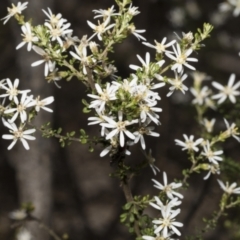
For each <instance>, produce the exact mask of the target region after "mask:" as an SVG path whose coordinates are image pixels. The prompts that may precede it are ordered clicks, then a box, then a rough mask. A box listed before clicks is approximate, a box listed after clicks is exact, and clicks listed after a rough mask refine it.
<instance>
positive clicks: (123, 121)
mask: <svg viewBox="0 0 240 240" xmlns="http://www.w3.org/2000/svg"><path fill="white" fill-rule="evenodd" d="M147 55H148V54H147ZM164 85H165V84H164V83H160V84H153V83H152V81H151V80H148V81H147V82H146V83H143V82H141V79H139V78H138V77H137V76H136V75H134V74H132V75H131V78H130V79H124V80H123V81H112V83H111V84H110V83H107V84H106V87H105V88H102V87H101V86H100V85H99V84H95V88H96V94H88V96H89V97H90V98H92V99H94V100H93V101H91V102H90V105H89V108H94V109H95V111H96V113H97V116H96V117H90V118H89V119H88V120H89V121H91V122H90V123H89V124H99V125H100V126H101V128H102V130H101V133H102V136H103V137H104V138H105V139H106V140H108V144H110V146H107V148H105V149H104V150H103V152H102V153H101V156H104V155H106V154H107V153H109V151H114V150H116V149H118V148H119V147H120V148H126V146H128V145H132V144H136V143H137V142H138V141H140V142H141V146H142V148H143V149H145V148H146V145H145V140H144V135H150V136H154V137H158V136H159V134H158V133H156V132H154V131H153V130H154V127H152V126H148V125H149V124H150V123H151V122H154V123H155V124H157V125H158V124H160V122H159V115H158V114H157V113H158V112H161V111H162V109H161V108H159V107H156V105H157V102H158V101H157V100H160V96H159V94H158V93H157V92H154V91H153V89H155V88H159V87H162V86H164Z"/></svg>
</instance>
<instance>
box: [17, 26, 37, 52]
mask: <svg viewBox="0 0 240 240" xmlns="http://www.w3.org/2000/svg"><path fill="white" fill-rule="evenodd" d="M21 29H22V31H23V34H21V35H22V36H23V41H22V42H21V43H19V44H18V45H17V47H16V49H19V48H21V47H23V46H24V45H25V44H26V43H27V50H28V51H30V50H31V49H32V43H33V42H37V41H38V37H36V36H35V35H34V34H33V33H32V30H31V26H30V24H29V23H28V22H27V23H25V24H24V25H23V26H22V27H21Z"/></svg>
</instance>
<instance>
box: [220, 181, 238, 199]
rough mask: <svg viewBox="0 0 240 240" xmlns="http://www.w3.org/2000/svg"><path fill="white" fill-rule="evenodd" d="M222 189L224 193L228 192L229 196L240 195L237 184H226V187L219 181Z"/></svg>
mask: <svg viewBox="0 0 240 240" xmlns="http://www.w3.org/2000/svg"><path fill="white" fill-rule="evenodd" d="M217 181H218V183H219V185H220V187H221V188H222V190H223V191H224V192H226V193H227V194H229V195H231V194H240V187H237V183H236V182H234V183H232V184H231V185H229V183H228V182H226V184H225V185H224V183H223V182H222V181H221V180H219V179H217Z"/></svg>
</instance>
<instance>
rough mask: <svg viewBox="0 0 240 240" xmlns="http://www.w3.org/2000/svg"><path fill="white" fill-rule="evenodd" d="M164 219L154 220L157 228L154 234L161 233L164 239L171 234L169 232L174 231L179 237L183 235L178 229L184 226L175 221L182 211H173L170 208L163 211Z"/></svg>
mask: <svg viewBox="0 0 240 240" xmlns="http://www.w3.org/2000/svg"><path fill="white" fill-rule="evenodd" d="M161 213H162V218H159V219H158V220H153V221H152V222H153V223H154V224H156V225H159V226H157V228H156V229H155V231H154V233H155V234H157V233H160V232H162V234H163V237H164V238H166V237H167V236H168V234H169V232H168V231H169V230H172V231H173V232H174V233H176V234H177V235H178V236H180V235H181V233H180V231H179V230H178V229H177V227H182V226H183V224H182V223H180V222H176V221H175V217H176V216H177V215H178V214H179V213H180V209H177V210H174V211H171V208H170V207H167V208H163V209H161Z"/></svg>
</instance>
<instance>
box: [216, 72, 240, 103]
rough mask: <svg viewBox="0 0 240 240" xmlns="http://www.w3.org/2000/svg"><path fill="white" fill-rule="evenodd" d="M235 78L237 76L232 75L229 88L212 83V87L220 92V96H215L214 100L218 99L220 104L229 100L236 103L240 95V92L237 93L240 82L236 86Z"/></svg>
mask: <svg viewBox="0 0 240 240" xmlns="http://www.w3.org/2000/svg"><path fill="white" fill-rule="evenodd" d="M235 78H236V75H235V74H231V75H230V77H229V80H228V84H227V86H223V85H221V84H220V83H218V82H212V85H213V86H214V87H215V88H216V89H218V90H219V91H220V92H219V93H218V94H215V95H213V96H212V99H218V104H221V103H223V102H224V101H225V100H226V99H227V98H229V100H230V101H231V102H232V103H236V96H239V95H240V91H237V89H238V88H239V87H240V81H238V82H237V83H236V84H235V85H234V81H235Z"/></svg>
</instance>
